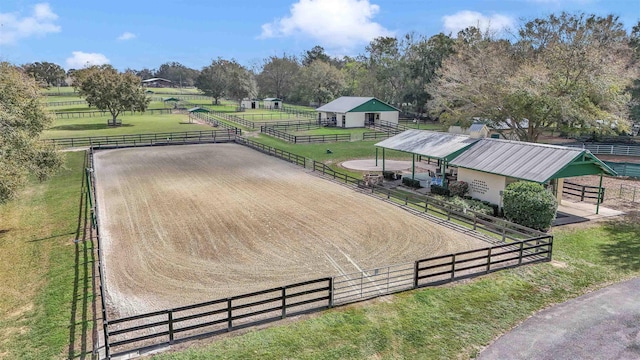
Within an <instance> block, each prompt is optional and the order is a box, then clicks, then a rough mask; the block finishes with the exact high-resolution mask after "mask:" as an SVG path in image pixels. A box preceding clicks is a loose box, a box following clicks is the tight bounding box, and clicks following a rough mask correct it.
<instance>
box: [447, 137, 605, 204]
mask: <svg viewBox="0 0 640 360" xmlns="http://www.w3.org/2000/svg"><path fill="white" fill-rule="evenodd" d="M450 165H451V166H455V167H457V168H458V181H465V182H467V183H468V184H469V195H471V196H472V197H474V198H477V199H480V200H485V201H489V202H490V203H492V204H498V205H500V206H502V192H503V191H504V189H505V188H506V187H507V185H509V184H511V183H512V182H516V181H518V180H526V181H532V182H537V183H540V184H545V185H549V186H551V187H552V190H553V193H554V195H555V196H556V198H557V199H558V202H560V201H561V200H562V188H563V181H564V178H568V177H574V176H583V175H597V174H600V175H602V174H606V175H614V176H615V175H617V174H616V172H615V171H613V169H611V168H610V167H609V166H607V165H606V164H605V163H603V162H602V161H600V159H598V158H596V157H595V156H594V155H593V154H591V152H589V151H588V150H585V149H578V148H569V147H565V146H558V145H548V144H538V143H529V142H521V141H512V140H501V139H481V140H479V141H478V142H476V143H475V144H474V145H473V146H472V147H470V148H469V149H467V150H466V151H464V152H463V153H461V154H460V155H459V156H458V157H456V158H455V159H453V160H452V161H451V162H450Z"/></svg>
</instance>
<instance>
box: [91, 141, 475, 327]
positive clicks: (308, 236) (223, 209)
mask: <svg viewBox="0 0 640 360" xmlns="http://www.w3.org/2000/svg"><path fill="white" fill-rule="evenodd" d="M94 161H95V163H94V166H95V175H96V189H97V201H98V205H99V208H98V210H99V214H100V229H101V237H102V241H103V251H104V252H103V254H104V266H105V268H106V289H107V293H108V298H109V301H110V306H111V309H110V310H111V312H113V314H114V315H116V316H128V315H135V314H139V313H144V312H149V311H155V310H161V309H165V308H172V307H176V306H180V305H188V304H191V303H196V302H202V301H206V300H211V299H218V298H224V297H228V296H233V295H239V294H242V293H247V292H250V291H258V290H263V289H267V288H271V287H275V286H282V285H286V284H289V283H292V282H296V281H304V280H309V279H316V278H319V277H324V276H333V275H340V274H347V273H353V272H359V271H361V270H362V269H369V268H374V267H378V266H383V265H389V264H396V263H404V262H409V261H413V260H416V259H418V258H421V257H427V256H435V255H439V254H448V253H452V252H456V251H463V250H468V249H474V248H480V247H485V246H487V243H485V242H483V241H480V240H477V239H475V238H473V237H470V236H467V235H464V234H462V233H458V232H455V231H452V230H450V229H447V228H445V227H441V226H440V225H436V224H434V223H431V222H429V221H426V220H424V219H421V218H419V217H416V216H414V215H411V214H409V213H407V212H406V211H403V210H401V209H399V208H397V207H396V206H393V205H391V204H389V203H385V202H382V201H380V200H377V199H375V198H372V197H370V196H366V195H363V194H360V193H357V192H354V191H352V190H350V189H348V188H345V187H343V186H340V185H336V184H333V183H331V182H329V181H327V180H324V179H321V178H318V177H316V176H313V175H310V174H308V173H307V172H306V171H305V170H303V169H302V168H299V167H297V166H295V165H292V164H289V163H286V162H284V161H282V160H279V159H277V158H274V157H270V156H267V155H264V154H262V153H259V152H256V151H254V150H252V149H249V148H246V147H243V146H240V145H236V144H215V145H188V146H170V147H161V148H153V149H147V148H129V149H116V150H103V151H98V152H96V153H95V155H94Z"/></svg>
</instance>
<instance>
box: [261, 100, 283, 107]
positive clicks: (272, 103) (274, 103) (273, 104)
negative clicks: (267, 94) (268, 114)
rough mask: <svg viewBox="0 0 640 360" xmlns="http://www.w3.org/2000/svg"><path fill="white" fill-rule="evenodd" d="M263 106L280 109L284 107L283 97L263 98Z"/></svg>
mask: <svg viewBox="0 0 640 360" xmlns="http://www.w3.org/2000/svg"><path fill="white" fill-rule="evenodd" d="M262 106H263V107H264V108H265V109H280V108H282V99H278V98H266V99H264V100H262Z"/></svg>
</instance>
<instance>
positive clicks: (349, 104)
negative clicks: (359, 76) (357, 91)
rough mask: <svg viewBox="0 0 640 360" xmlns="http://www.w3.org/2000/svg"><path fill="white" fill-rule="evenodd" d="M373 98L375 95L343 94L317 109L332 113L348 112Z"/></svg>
mask: <svg viewBox="0 0 640 360" xmlns="http://www.w3.org/2000/svg"><path fill="white" fill-rule="evenodd" d="M371 99H373V97H370V96H369V97H365V96H342V97H339V98H337V99H335V100H333V101H332V102H330V103H327V104H324V105H322V106H320V107H319V108H317V109H316V111H322V112H332V113H346V112H349V110H352V109H354V108H357V107H358V106H360V105H362V104H364V103H366V102H367V101H369V100H371Z"/></svg>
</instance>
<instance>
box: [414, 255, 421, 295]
mask: <svg viewBox="0 0 640 360" xmlns="http://www.w3.org/2000/svg"><path fill="white" fill-rule="evenodd" d="M419 263H420V261H419V260H418V261H416V262H415V263H413V288H414V289H417V288H418V269H419V267H420V265H419Z"/></svg>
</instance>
